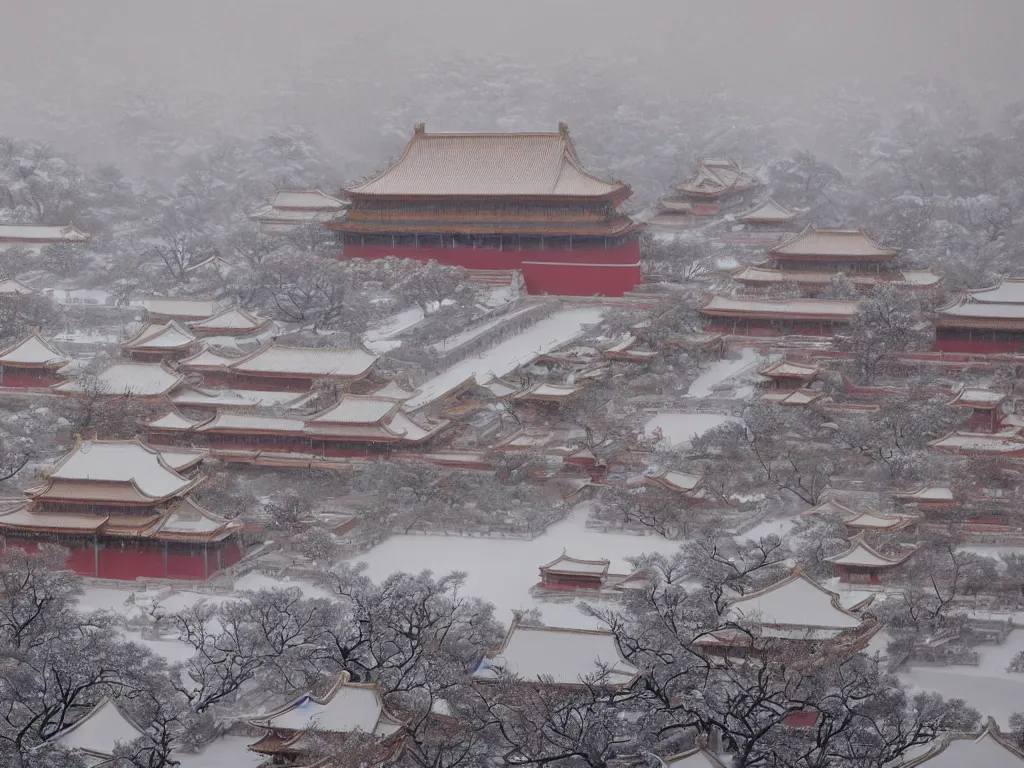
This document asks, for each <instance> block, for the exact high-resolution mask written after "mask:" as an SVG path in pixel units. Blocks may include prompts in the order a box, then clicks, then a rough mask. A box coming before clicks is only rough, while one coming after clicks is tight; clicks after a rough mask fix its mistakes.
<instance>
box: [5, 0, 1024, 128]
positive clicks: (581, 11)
mask: <svg viewBox="0 0 1024 768" xmlns="http://www.w3.org/2000/svg"><path fill="white" fill-rule="evenodd" d="M3 17H4V29H5V32H6V34H5V35H4V42H3V44H2V45H0V96H3V98H2V99H0V124H2V125H3V126H4V128H3V129H2V131H3V132H12V131H25V130H28V128H29V126H31V125H32V124H33V121H36V120H38V116H39V114H40V113H41V107H42V106H43V105H45V104H46V103H47V102H51V103H54V104H57V105H59V106H60V107H61V109H63V110H73V111H74V110H82V111H83V112H92V113H95V112H101V111H102V110H104V109H106V108H108V107H109V105H111V104H113V103H115V102H116V100H117V99H118V98H119V97H120V96H122V95H123V94H125V93H128V92H133V91H136V92H137V91H144V92H147V93H150V94H153V95H158V96H161V97H164V98H166V99H168V100H169V101H171V102H173V101H174V100H175V99H179V98H194V97H196V96H197V95H199V94H205V95H207V96H209V95H212V96H214V97H215V98H216V100H217V108H218V109H221V110H223V112H222V114H221V115H218V116H217V117H218V119H224V120H226V121H227V122H228V123H230V122H231V121H238V122H239V123H242V122H244V121H245V120H246V118H247V116H248V115H249V114H250V113H251V112H253V111H258V109H259V105H260V103H261V102H263V101H266V100H267V95H268V94H272V93H275V92H280V91H282V90H287V89H288V88H290V87H291V86H293V85H294V84H295V83H307V84H309V83H311V84H314V85H315V84H316V83H320V82H325V83H326V82H328V81H329V85H326V84H325V86H324V90H325V91H328V90H329V91H330V92H329V93H323V94H322V98H323V100H324V101H325V102H330V103H337V104H338V105H344V104H345V98H346V95H347V94H346V92H345V91H346V85H345V79H346V77H351V79H352V80H353V81H361V82H363V83H364V84H365V83H367V82H370V83H372V84H373V86H374V87H376V88H380V89H382V90H383V91H387V90H388V89H389V87H393V86H395V84H397V83H401V82H403V81H407V80H408V78H409V77H410V73H412V72H414V71H416V70H417V69H421V68H424V67H429V66H430V65H431V64H432V63H436V62H438V61H444V60H449V59H452V58H455V57H460V56H468V57H488V56H494V55H507V56H513V57H517V58H522V59H523V60H527V61H532V62H536V63H540V64H544V65H551V66H557V65H558V63H559V62H564V61H566V60H568V59H572V58H576V57H594V56H600V57H602V58H604V59H606V60H608V61H609V62H621V63H622V67H623V70H622V71H623V72H629V71H634V68H636V67H639V68H642V69H643V70H644V71H647V72H654V73H657V76H658V77H659V78H663V79H664V82H665V92H666V97H667V98H670V97H671V95H672V94H673V93H685V92H686V91H687V90H688V89H702V90H705V91H706V90H708V89H718V88H719V87H722V88H724V89H725V90H726V91H727V92H728V93H730V94H735V95H736V96H737V97H740V98H744V99H748V100H754V101H760V100H767V101H774V100H777V99H799V98H800V97H801V96H806V95H810V94H813V93H816V92H819V91H820V90H821V89H822V88H829V89H831V88H833V87H835V88H854V89H857V90H861V91H868V92H872V91H879V92H881V91H884V89H885V88H886V87H887V86H888V84H890V83H892V82H894V81H898V80H901V79H902V78H904V77H906V76H908V75H917V76H920V77H933V76H934V77H938V78H941V79H942V80H944V81H946V82H948V83H950V84H951V85H953V86H955V87H957V88H959V89H962V90H964V91H965V92H968V93H971V94H973V95H974V96H975V97H976V98H978V99H979V100H986V99H991V100H995V99H996V98H998V100H999V101H1001V102H1005V101H1010V100H1015V99H1021V98H1024V78H1022V77H1021V75H1020V73H1021V71H1022V70H1024V47H1022V46H1021V45H1020V42H1019V41H1020V38H1021V35H1022V33H1024V0H857V1H856V2H833V1H832V0H813V1H811V0H773V1H772V2H738V1H734V2H727V1H723V0H704V1H703V2H691V1H689V0H634V2H625V1H624V0H614V1H611V0H515V1H514V2H495V1H494V0H377V1H376V2H374V1H372V0H371V2H355V1H353V0H5V2H4V14H3ZM624 76H625V75H624ZM285 117H286V116H285ZM460 127H464V128H467V129H473V128H476V129H486V128H487V127H488V126H460Z"/></svg>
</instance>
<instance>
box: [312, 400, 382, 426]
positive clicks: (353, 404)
mask: <svg viewBox="0 0 1024 768" xmlns="http://www.w3.org/2000/svg"><path fill="white" fill-rule="evenodd" d="M400 407H401V401H399V400H392V399H390V398H384V397H378V396H377V395H342V397H341V398H340V399H339V400H338V402H337V403H335V404H334V405H332V406H331V407H330V408H328V409H326V410H324V411H321V412H320V413H318V414H315V415H313V416H310V417H309V419H308V421H309V422H310V423H316V424H321V423H326V424H379V423H380V422H382V421H384V420H385V419H387V417H388V416H390V415H391V414H393V413H395V411H397V410H398V409H399V408H400Z"/></svg>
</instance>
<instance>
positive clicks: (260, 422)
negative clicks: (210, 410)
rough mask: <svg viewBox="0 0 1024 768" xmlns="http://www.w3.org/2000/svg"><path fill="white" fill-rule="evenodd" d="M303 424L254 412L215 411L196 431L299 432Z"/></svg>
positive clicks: (298, 421)
mask: <svg viewBox="0 0 1024 768" xmlns="http://www.w3.org/2000/svg"><path fill="white" fill-rule="evenodd" d="M304 427H305V425H304V424H303V422H302V421H301V420H300V419H286V418H281V417H279V416H260V415H258V414H255V413H234V412H230V411H229V412H227V413H222V412H220V411H218V412H217V415H216V416H215V417H214V418H213V419H211V420H210V421H208V422H206V423H205V424H202V425H201V426H199V427H197V428H196V431H198V432H222V431H223V432H234V431H240V432H250V431H253V432H285V433H299V432H302V431H303V428H304Z"/></svg>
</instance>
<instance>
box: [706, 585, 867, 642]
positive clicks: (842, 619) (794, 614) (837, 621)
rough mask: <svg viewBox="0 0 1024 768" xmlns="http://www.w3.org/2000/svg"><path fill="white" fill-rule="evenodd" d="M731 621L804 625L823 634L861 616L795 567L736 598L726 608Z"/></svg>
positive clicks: (852, 623)
mask: <svg viewBox="0 0 1024 768" xmlns="http://www.w3.org/2000/svg"><path fill="white" fill-rule="evenodd" d="M726 616H727V618H729V619H731V620H733V621H742V620H746V621H752V622H754V623H757V624H760V625H762V626H769V627H786V628H801V629H803V628H806V629H810V630H814V631H815V634H816V636H820V637H823V638H827V637H834V636H835V635H837V634H839V633H841V632H844V631H846V630H849V629H855V628H856V627H859V626H860V625H861V624H862V623H863V620H862V619H861V618H860V617H859V616H855V615H854V614H852V613H850V612H849V611H847V610H846V609H844V608H843V607H842V606H841V605H840V603H839V596H838V595H837V594H836V593H834V592H831V591H829V590H827V589H825V588H824V587H822V586H821V585H820V584H818V583H817V582H815V581H813V580H812V579H810V578H808V577H807V576H806V575H805V574H804V572H803V571H802V570H801V569H799V568H797V569H796V570H794V571H793V573H792V575H790V576H787V577H786V578H785V579H783V580H782V581H780V582H778V583H776V584H772V585H771V586H769V587H765V588H764V589H761V590H758V591H757V592H752V593H750V594H749V595H745V596H743V597H740V598H737V599H735V600H733V601H732V602H730V603H729V606H728V608H726Z"/></svg>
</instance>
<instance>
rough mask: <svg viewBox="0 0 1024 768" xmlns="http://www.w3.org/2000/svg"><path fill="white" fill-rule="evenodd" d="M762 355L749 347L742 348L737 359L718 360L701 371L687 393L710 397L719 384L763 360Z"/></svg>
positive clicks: (694, 395)
mask: <svg viewBox="0 0 1024 768" xmlns="http://www.w3.org/2000/svg"><path fill="white" fill-rule="evenodd" d="M761 359H762V358H761V356H760V355H758V354H757V352H756V351H755V350H753V349H751V348H749V347H744V348H743V349H742V350H740V356H739V358H737V359H736V360H729V359H725V360H716V361H715V362H713V363H711V364H710V365H709V366H708V367H707V368H705V369H704V372H703V373H701V375H700V376H698V377H697V378H696V379H694V380H693V383H692V384H690V389H689V391H688V392H687V395H689V396H690V397H710V396H711V395H713V394H714V389H715V387H716V386H717V385H719V384H721V383H722V382H724V381H725V380H726V379H729V378H731V377H733V376H736V375H737V374H740V373H743V372H744V371H745V370H746V369H748V368H753V367H754V365H756V364H759V363H760V362H761Z"/></svg>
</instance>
